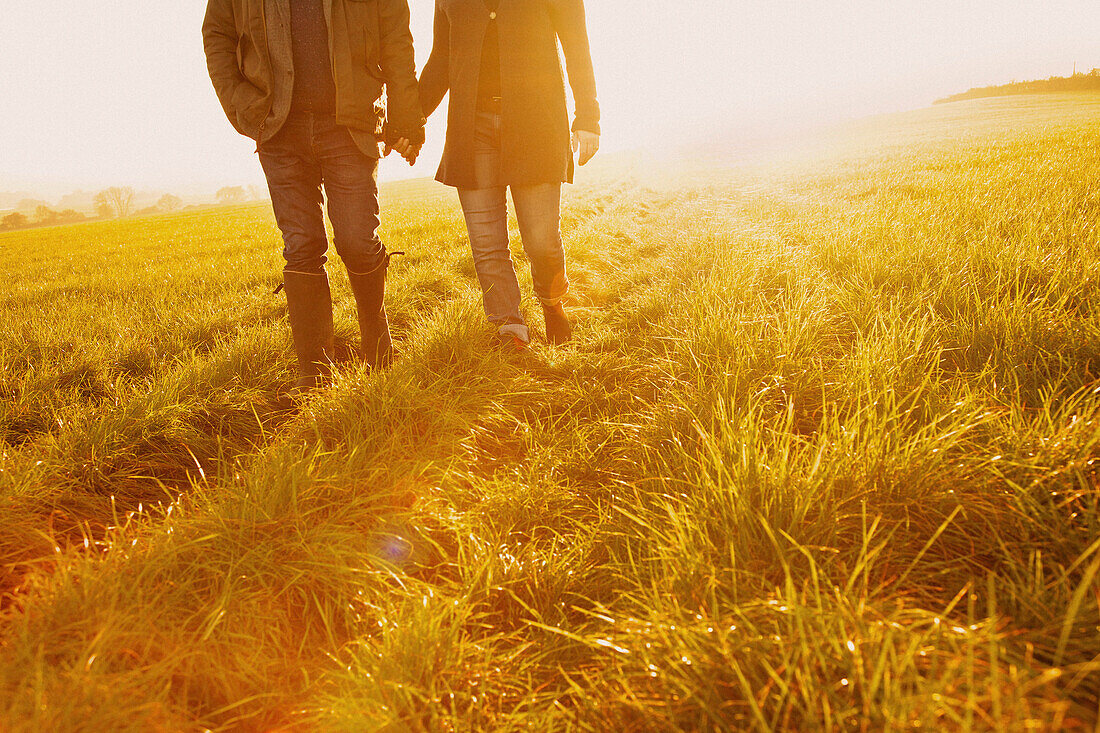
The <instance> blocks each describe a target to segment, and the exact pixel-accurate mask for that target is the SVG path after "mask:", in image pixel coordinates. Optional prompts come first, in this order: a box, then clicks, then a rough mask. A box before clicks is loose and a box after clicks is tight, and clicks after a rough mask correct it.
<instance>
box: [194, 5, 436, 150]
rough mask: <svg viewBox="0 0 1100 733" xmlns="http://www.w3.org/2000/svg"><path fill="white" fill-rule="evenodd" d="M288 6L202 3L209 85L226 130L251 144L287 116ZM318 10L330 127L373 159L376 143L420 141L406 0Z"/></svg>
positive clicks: (290, 73)
mask: <svg viewBox="0 0 1100 733" xmlns="http://www.w3.org/2000/svg"><path fill="white" fill-rule="evenodd" d="M290 2H291V0H209V2H208V4H207V7H206V19H205V20H204V22H203V26H202V36H203V46H204V48H205V49H206V63H207V68H208V70H209V71H210V80H211V81H212V82H213V83H214V90H215V91H216V92H217V95H218V99H219V101H220V102H221V104H222V108H223V109H224V110H225V114H226V116H227V117H228V118H229V121H230V122H231V123H233V127H235V128H236V129H237V131H238V132H240V133H241V134H242V135H247V136H248V137H250V138H252V139H254V140H256V141H258V142H263V141H266V140H270V139H271V138H272V137H273V136H274V135H275V133H277V132H278V131H279V128H280V127H282V125H283V123H284V122H285V121H286V117H287V114H288V113H289V111H290V101H291V96H292V94H293V89H294V64H293V48H292V39H291V33H290ZM324 11H325V22H326V25H327V26H328V45H329V55H330V58H331V61H332V77H333V80H334V81H335V82H336V123H337V124H339V125H343V126H345V127H347V128H348V129H349V130H351V133H352V137H353V138H354V139H355V142H356V144H357V145H358V146H359V147H360V148H362V149H363V151H364V152H367V153H369V154H372V155H375V156H377V155H378V141H379V140H383V139H385V140H388V141H390V142H393V141H396V140H397V139H398V138H402V137H405V138H408V139H409V140H411V141H413V142H422V141H423V139H424V116H423V114H422V113H421V111H420V100H419V94H418V90H417V82H416V63H415V59H414V56H413V42H412V33H411V32H410V31H409V5H408V2H407V0H324ZM383 90H385V93H386V94H385V97H386V100H385V102H383V99H382V97H383ZM387 118H388V119H387Z"/></svg>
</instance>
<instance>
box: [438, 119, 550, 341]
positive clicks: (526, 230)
mask: <svg viewBox="0 0 1100 733" xmlns="http://www.w3.org/2000/svg"><path fill="white" fill-rule="evenodd" d="M500 144H501V116H500V115H499V114H487V113H478V118H477V127H476V134H475V149H474V166H475V174H476V177H477V179H478V183H479V185H480V186H481V188H477V189H459V192H458V198H459V201H460V202H461V203H462V212H463V214H464V216H465V217H466V228H467V230H468V231H469V234H470V246H471V249H472V250H473V255H474V269H475V270H476V271H477V277H478V282H479V283H480V284H481V290H482V293H483V295H484V301H485V315H486V316H487V317H488V318H489V321H490V322H491V323H494V324H497V325H498V326H500V327H501V332H502V333H505V332H508V331H511V330H513V329H509V328H508V326H510V325H515V324H520V325H522V324H523V323H524V321H523V316H522V315H521V314H520V304H521V297H520V290H519V281H518V280H517V279H516V270H515V267H514V265H513V264H512V257H511V254H510V252H509V251H508V205H507V195H506V187H505V186H503V185H500ZM511 188H512V202H513V204H515V207H516V218H517V219H518V220H519V229H520V236H521V237H522V239H523V248H524V251H525V252H526V254H527V258H528V260H529V261H530V263H531V275H532V278H533V280H534V286H535V295H537V296H538V297H539V300H540V301H542V302H543V303H545V304H547V305H553V304H555V303H557V302H559V301H560V300H561V298H562V296H563V295H565V292H566V290H567V288H568V282H567V280H566V275H565V251H564V250H563V248H562V242H561V228H560V226H561V225H560V220H561V213H560V210H561V184H560V183H552V184H544V185H536V186H512V187H511ZM520 335H521V337H522V338H523V339H524V340H526V339H527V331H526V326H524V328H523V330H522V333H521V334H520Z"/></svg>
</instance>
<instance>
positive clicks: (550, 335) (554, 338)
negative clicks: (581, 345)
mask: <svg viewBox="0 0 1100 733" xmlns="http://www.w3.org/2000/svg"><path fill="white" fill-rule="evenodd" d="M542 315H543V316H544V317H545V318H546V340H547V341H549V342H550V343H552V344H564V343H565V342H566V341H568V340H569V339H571V338H573V327H572V326H571V325H570V324H569V317H568V316H566V315H565V308H563V307H562V305H561V303H555V304H554V305H546V304H545V303H543V305H542Z"/></svg>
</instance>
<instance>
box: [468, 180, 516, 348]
mask: <svg viewBox="0 0 1100 733" xmlns="http://www.w3.org/2000/svg"><path fill="white" fill-rule="evenodd" d="M458 198H459V201H460V202H461V203H462V213H463V215H464V216H465V217H466V229H467V230H468V231H469V233H470V248H471V250H472V251H473V256H474V270H475V271H476V272H477V280H478V283H479V284H480V285H481V292H482V298H483V301H484V304H485V316H486V317H487V318H488V319H489V322H490V323H493V324H495V325H497V326H507V325H514V324H523V315H522V314H520V293H519V280H517V279H516V268H515V266H514V265H513V264H512V255H511V253H510V252H509V251H508V206H507V203H506V201H507V199H506V197H505V190H504V188H503V187H500V188H482V189H477V190H460V191H459V192H458ZM521 335H523V336H524V337H525V334H521Z"/></svg>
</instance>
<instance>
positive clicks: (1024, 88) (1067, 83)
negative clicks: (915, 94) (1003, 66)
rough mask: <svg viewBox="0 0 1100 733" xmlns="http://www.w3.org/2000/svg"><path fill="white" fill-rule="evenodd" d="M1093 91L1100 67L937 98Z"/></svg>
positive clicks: (1097, 85) (1099, 83)
mask: <svg viewBox="0 0 1100 733" xmlns="http://www.w3.org/2000/svg"><path fill="white" fill-rule="evenodd" d="M1092 91H1100V69H1093V70H1092V71H1090V72H1089V73H1087V74H1074V75H1073V76H1052V77H1050V78H1049V79H1039V80H1036V81H1014V82H1012V83H1010V84H1001V85H1000V86H992V87H975V88H974V89H971V90H969V91H966V92H962V93H961V94H953V95H951V96H950V97H944V98H943V99H937V100H936V104H945V103H947V102H961V101H962V100H964V99H982V98H984V97H1005V96H1009V95H1012V94H1054V93H1057V92H1092Z"/></svg>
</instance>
